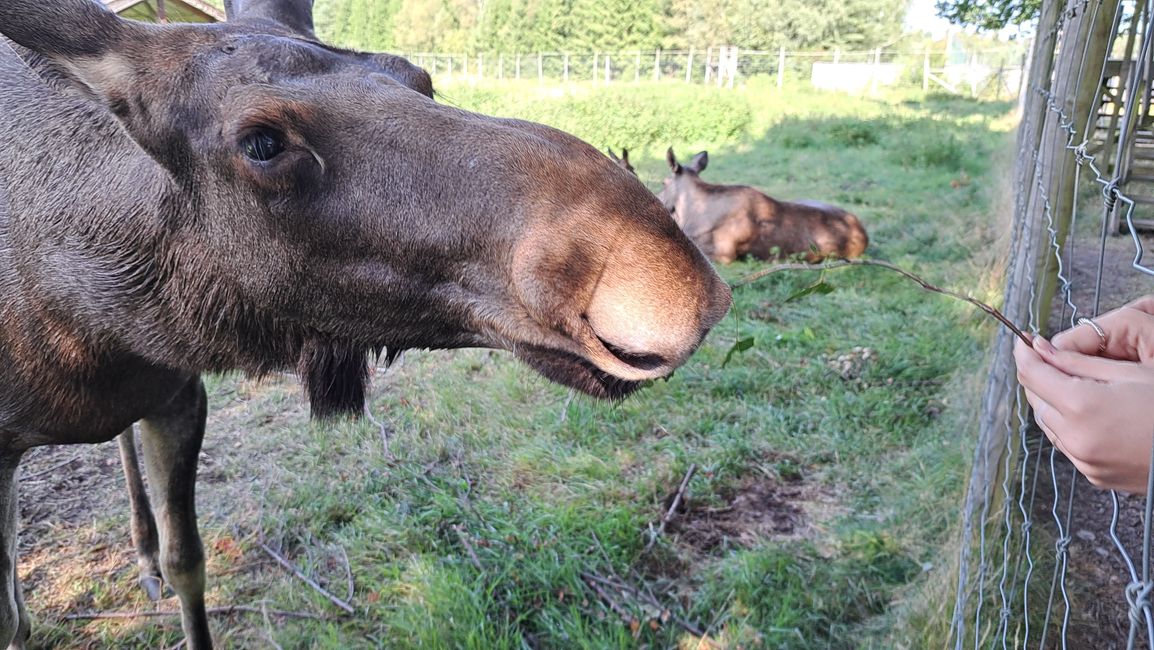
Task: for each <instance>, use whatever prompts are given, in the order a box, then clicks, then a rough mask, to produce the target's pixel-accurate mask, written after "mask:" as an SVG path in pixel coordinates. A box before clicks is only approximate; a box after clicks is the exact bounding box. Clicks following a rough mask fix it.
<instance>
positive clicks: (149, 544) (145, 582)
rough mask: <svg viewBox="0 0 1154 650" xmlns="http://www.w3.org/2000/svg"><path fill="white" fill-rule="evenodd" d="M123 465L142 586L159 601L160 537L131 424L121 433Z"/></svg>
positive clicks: (160, 585)
mask: <svg viewBox="0 0 1154 650" xmlns="http://www.w3.org/2000/svg"><path fill="white" fill-rule="evenodd" d="M119 443H120V464H121V465H122V466H123V468H124V482H125V483H126V484H127V485H128V501H129V506H130V507H131V509H132V543H133V545H134V546H136V564H137V566H139V567H140V578H138V580H139V582H140V586H141V588H143V589H144V592H145V593H146V594H148V599H149V600H160V597H161V595H162V590H163V586H164V583H163V582H162V580H161V577H160V561H159V559H158V555H159V554H160V546H159V544H160V542H159V541H158V539H157V533H156V519H155V518H153V516H152V506H151V505H149V503H148V491H147V490H146V489H145V488H144V476H143V475H142V474H141V472H140V458H139V457H138V456H137V454H136V433H135V432H134V431H133V430H132V427H129V428H127V429H125V430H124V433H121V434H120V438H119Z"/></svg>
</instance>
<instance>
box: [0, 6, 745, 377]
mask: <svg viewBox="0 0 1154 650" xmlns="http://www.w3.org/2000/svg"><path fill="white" fill-rule="evenodd" d="M309 4H310V3H309V2H308V1H307V0H295V1H292V2H276V1H273V0H266V1H261V0H254V1H252V2H248V3H245V4H243V5H241V4H240V3H239V2H234V3H233V4H232V6H230V11H231V13H232V14H233V15H234V16H235V17H236V18H237V20H236V21H234V22H232V23H229V24H222V25H196V26H192V25H162V26H154V25H145V24H139V23H133V22H129V21H125V20H122V19H120V18H118V17H117V16H115V15H113V14H111V13H110V12H108V11H106V10H104V9H103V8H101V7H99V6H98V5H96V4H93V3H91V2H88V1H87V0H62V1H60V2H53V3H34V2H9V3H7V6H6V7H4V8H3V9H0V25H2V27H0V30H2V32H3V34H4V35H5V36H7V37H9V38H11V39H12V40H14V41H16V42H17V43H19V44H21V45H23V46H24V47H26V48H29V49H30V50H33V51H34V52H36V53H38V54H40V55H42V56H45V57H47V58H49V59H51V60H52V61H54V62H55V63H56V64H57V65H59V66H60V67H62V68H63V69H65V70H66V71H68V73H69V74H70V75H71V76H72V77H73V78H74V80H75V82H76V83H77V84H79V85H80V86H81V87H82V88H83V89H84V90H85V91H86V92H88V93H90V94H91V95H92V96H93V97H95V98H97V99H98V100H99V101H100V102H101V103H103V104H104V106H106V107H107V109H108V111H109V112H110V113H111V114H112V115H114V116H115V118H116V120H117V121H118V122H119V125H120V126H121V127H122V128H123V131H124V133H125V134H127V136H128V137H129V138H131V141H132V144H133V145H135V147H133V148H131V149H130V150H129V151H130V152H131V154H132V156H131V162H130V163H129V164H130V165H132V166H135V167H137V168H139V173H140V174H142V175H143V176H144V177H146V178H148V179H149V180H153V179H156V180H157V183H156V186H157V187H158V188H162V189H159V190H157V189H150V190H149V191H147V192H141V196H133V197H123V199H122V200H123V201H125V202H127V203H129V204H128V205H124V206H123V209H121V210H118V211H117V212H118V213H117V214H114V215H107V219H108V220H109V222H110V223H107V224H105V227H103V228H101V229H100V236H101V237H102V238H103V239H119V240H120V241H117V242H116V245H102V246H100V247H94V248H93V249H92V250H90V251H80V252H77V255H78V256H79V257H81V258H83V259H82V260H80V261H81V262H82V263H84V264H86V265H89V266H90V267H91V268H93V269H99V270H100V275H101V278H100V279H101V282H102V287H101V288H102V289H111V291H107V290H105V291H103V292H98V291H94V290H93V291H87V292H86V293H87V294H88V296H87V297H86V298H85V300H86V301H88V302H91V301H93V300H100V301H102V302H103V301H108V302H112V303H115V304H114V305H101V312H102V314H101V315H100V316H99V317H100V318H103V319H109V318H114V319H116V329H118V330H121V331H124V330H127V331H124V333H123V334H122V335H121V336H122V338H123V339H125V343H127V344H128V345H129V346H131V347H132V348H133V349H134V350H135V351H139V352H140V353H141V354H145V355H147V356H148V357H150V358H154V359H156V360H157V361H158V362H160V363H163V364H166V365H171V366H174V367H181V368H189V369H195V370H218V369H226V368H230V367H239V368H242V369H245V370H248V371H252V372H258V373H259V372H264V371H266V370H269V369H271V368H275V367H278V366H282V365H286V364H287V365H291V364H293V363H294V362H295V361H296V360H297V359H298V358H299V355H300V350H301V349H302V347H303V346H305V345H306V343H307V342H309V341H314V340H323V341H333V342H340V343H341V344H342V345H345V346H346V347H351V348H353V349H356V350H371V349H380V348H388V349H390V350H397V349H405V348H412V347H427V348H450V347H461V346H487V347H499V348H506V349H511V350H513V351H514V352H515V353H516V355H517V356H518V357H519V358H521V359H522V360H524V361H525V362H527V363H529V364H530V365H531V366H533V367H534V368H536V369H537V370H539V371H541V372H543V373H544V374H545V375H546V376H548V377H549V378H551V379H554V380H556V381H559V382H561V383H564V384H567V385H570V386H574V387H576V388H579V389H581V390H583V391H585V392H588V393H590V394H593V395H598V396H606V397H613V396H619V395H623V394H625V393H627V392H629V390H631V389H632V388H634V387H635V386H636V385H637V382H639V381H643V380H646V379H652V378H655V377H661V376H664V375H666V374H668V373H669V372H671V371H672V370H673V369H674V368H675V367H677V366H678V365H679V364H681V363H682V362H684V361H685V360H686V358H687V357H688V355H689V354H690V353H691V352H692V351H693V350H694V349H695V347H696V346H697V345H698V343H699V342H700V341H701V339H702V337H703V335H704V333H705V332H706V331H707V330H708V329H709V328H710V327H711V326H712V325H713V324H715V323H716V322H717V321H718V320H719V319H720V318H721V316H722V315H723V314H724V313H725V311H726V309H727V307H728V303H729V294H728V289H727V288H726V287H725V286H724V284H723V283H722V282H721V281H720V280H719V279H718V277H717V276H716V275H715V274H714V273H713V271H712V270H711V269H710V267H709V265H708V262H706V261H705V260H704V258H703V257H702V256H701V255H700V253H698V252H697V250H696V249H695V247H694V246H693V245H692V244H691V243H690V242H689V241H688V240H687V239H686V238H685V237H684V236H683V235H682V234H681V233H680V232H679V231H678V229H677V228H676V226H675V224H673V223H672V222H671V221H670V220H669V218H668V216H667V215H666V213H664V211H663V210H661V206H660V205H659V204H658V203H657V202H655V201H653V200H652V198H651V197H650V196H649V195H647V193H646V192H645V190H644V188H643V187H642V186H641V185H640V183H638V182H637V181H636V180H635V179H633V178H631V177H629V176H628V175H626V174H624V173H622V172H620V171H619V170H617V169H615V167H614V166H613V165H612V164H609V163H608V161H606V160H605V159H604V157H602V156H601V155H599V154H598V153H597V152H596V151H595V150H594V149H592V148H591V147H589V146H588V145H586V144H584V143H582V142H580V141H579V140H577V139H575V138H573V137H571V136H568V135H566V134H564V133H561V132H559V131H556V130H554V129H551V128H548V127H545V126H541V125H537V124H531V123H527V122H521V121H517V120H502V119H494V118H489V117H482V116H479V115H476V114H472V113H468V112H465V111H462V110H458V109H456V108H451V107H447V106H442V105H439V104H437V103H435V102H434V101H431V100H430V98H429V97H428V96H427V94H428V93H422V92H414V90H413V88H414V87H416V88H417V89H418V90H420V89H421V88H427V87H428V86H429V84H428V78H427V76H426V75H425V74H424V73H423V72H421V71H419V70H416V69H414V68H412V67H411V66H409V65H408V64H407V63H404V62H403V61H400V60H399V59H397V58H395V57H387V56H380V55H373V54H364V53H358V52H350V51H346V50H342V49H338V48H333V47H329V46H326V45H322V44H321V43H319V42H317V41H316V40H315V37H313V35H312V30H311V20H310V19H309V13H310V12H309V9H310V7H309ZM406 81H409V83H406ZM105 126H106V127H107V126H108V125H105ZM76 146H77V147H78V148H79V147H80V146H82V145H81V144H79V143H77V144H76ZM62 153H63V152H62ZM92 154H95V155H108V154H106V153H105V152H104V151H103V150H97V151H94V152H92V153H91V154H89V155H92ZM116 155H118V156H123V155H125V154H124V153H123V152H122V151H117V152H116ZM158 195H159V196H158ZM160 197H163V200H161V201H159V209H158V210H157V213H156V214H155V215H154V218H150V219H141V214H142V212H145V210H144V204H145V202H147V201H155V200H156V199H157V198H160ZM153 205H155V204H153ZM75 216H76V217H77V218H80V216H81V215H75ZM85 225H86V226H87V224H85ZM110 250H114V251H115V253H109V252H108V251H110ZM114 258H115V259H114ZM112 269H121V270H131V273H129V272H127V271H125V272H124V273H123V274H122V275H121V276H119V277H108V275H109V273H111V272H112ZM84 288H85V289H96V288H95V287H84ZM100 293H105V294H107V293H113V294H115V296H114V298H108V299H105V298H103V297H101V296H99V294H100ZM94 294H95V295H97V296H98V297H97V298H95V299H94V298H92V297H91V296H92V295H94ZM105 307H112V309H104V308H105ZM139 312H147V314H146V315H145V317H144V318H134V317H133V316H137V317H139V316H141V315H142V314H140V313H139ZM93 316H96V315H93ZM157 321H161V322H162V323H158V322H157Z"/></svg>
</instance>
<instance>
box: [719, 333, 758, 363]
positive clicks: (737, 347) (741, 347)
mask: <svg viewBox="0 0 1154 650" xmlns="http://www.w3.org/2000/svg"><path fill="white" fill-rule="evenodd" d="M752 347H753V337H752V336H747V337H745V338H743V339H738V340H737V343H734V344H733V347H731V348H729V352H726V353H725V360H724V361H722V362H721V367H722V368H724V367H725V366H726V365H728V364H729V360H730V359H732V358H733V355H734V354H737V353H739V352H745V351H746V350H748V349H749V348H752Z"/></svg>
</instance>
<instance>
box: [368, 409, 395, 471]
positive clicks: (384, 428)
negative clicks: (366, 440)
mask: <svg viewBox="0 0 1154 650" xmlns="http://www.w3.org/2000/svg"><path fill="white" fill-rule="evenodd" d="M365 417H367V418H369V422H372V423H373V424H375V425H377V428H378V429H379V430H380V434H381V447H382V448H383V449H384V452H385V459H386V460H390V461H395V460H397V457H396V456H394V455H393V452H392V450H391V449H389V437H390V434H391V433H392V431H391V430H390V429H391V428H390V427H389V426H388V425H386V424H385V420H384V419H380V420H378V419H377V418H376V416H375V415H373V409H372V408H371V406H370V405H369V403H368V401H367V400H366V401H365Z"/></svg>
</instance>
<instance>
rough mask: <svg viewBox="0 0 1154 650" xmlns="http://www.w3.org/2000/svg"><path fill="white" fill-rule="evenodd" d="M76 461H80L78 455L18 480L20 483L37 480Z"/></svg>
mask: <svg viewBox="0 0 1154 650" xmlns="http://www.w3.org/2000/svg"><path fill="white" fill-rule="evenodd" d="M78 460H80V454H73V455H72V456H71V457H70V458H69V459H68V460H65V461H62V462H59V463H56V464H55V465H52V466H51V467H46V468H44V469H42V470H39V471H36V472H32V473H31V474H25V475H24V476H21V477H20V480H21V481H31V480H32V479H34V478H37V477H39V476H43V475H45V474H50V473H52V472H55V471H56V470H58V469H60V468H62V467H64V466H66V465H70V464H71V463H73V462H75V461H78Z"/></svg>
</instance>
